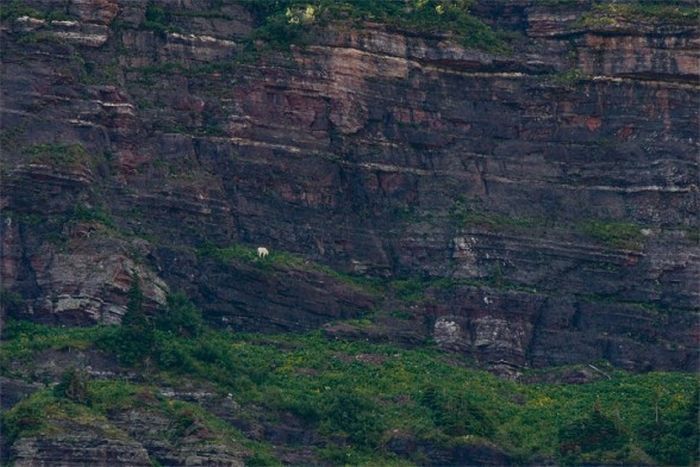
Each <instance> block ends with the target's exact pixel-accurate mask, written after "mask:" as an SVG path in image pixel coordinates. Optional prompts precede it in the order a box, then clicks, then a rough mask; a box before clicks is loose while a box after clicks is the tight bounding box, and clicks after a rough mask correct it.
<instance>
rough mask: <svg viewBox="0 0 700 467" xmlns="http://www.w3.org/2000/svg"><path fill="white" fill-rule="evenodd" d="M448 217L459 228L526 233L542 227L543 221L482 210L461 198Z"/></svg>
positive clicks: (475, 201)
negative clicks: (477, 227) (481, 228)
mask: <svg viewBox="0 0 700 467" xmlns="http://www.w3.org/2000/svg"><path fill="white" fill-rule="evenodd" d="M450 216H451V217H452V219H453V220H454V221H455V222H456V223H457V225H459V226H460V227H473V226H479V227H485V228H488V229H492V230H504V231H516V232H517V231H523V230H525V231H527V230H531V229H533V228H534V227H537V226H542V225H544V224H545V222H544V221H540V222H538V221H537V220H536V219H532V218H527V217H512V216H506V215H503V214H499V213H494V212H488V211H486V210H484V209H483V207H482V206H481V204H480V203H479V202H478V200H466V199H464V198H462V197H460V198H458V199H457V200H455V202H454V203H453V205H452V207H451V210H450Z"/></svg>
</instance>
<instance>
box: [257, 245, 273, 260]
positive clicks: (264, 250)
mask: <svg viewBox="0 0 700 467" xmlns="http://www.w3.org/2000/svg"><path fill="white" fill-rule="evenodd" d="M269 254H270V252H269V251H268V249H267V248H265V247H264V246H259V247H258V258H267V255H269Z"/></svg>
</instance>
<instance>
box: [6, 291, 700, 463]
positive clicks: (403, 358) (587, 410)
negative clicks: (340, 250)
mask: <svg viewBox="0 0 700 467" xmlns="http://www.w3.org/2000/svg"><path fill="white" fill-rule="evenodd" d="M135 290H136V289H135ZM136 295H137V293H136V291H134V292H133V297H132V304H131V305H130V309H132V310H134V309H137V308H138V307H137V302H138V299H137V297H136ZM170 307H171V308H173V309H179V311H177V312H174V313H173V312H172V311H171V312H170V313H168V314H167V315H163V316H156V317H155V318H154V320H153V321H154V323H160V324H158V325H154V327H153V344H152V346H151V348H150V349H144V351H145V354H144V355H145V356H146V358H143V355H142V358H140V359H134V360H132V361H131V362H129V363H128V364H129V365H132V366H134V368H135V369H136V370H139V371H141V372H143V374H144V375H148V376H147V379H149V380H152V381H163V382H167V381H180V382H182V381H191V382H193V383H194V382H197V381H199V382H202V383H203V384H214V385H215V386H216V387H217V388H219V390H220V391H221V393H222V394H225V393H229V392H230V393H232V394H234V395H235V399H236V400H237V402H239V403H240V404H241V406H242V407H243V408H244V409H245V407H248V406H251V405H255V406H260V407H263V408H264V409H265V410H266V411H267V412H269V413H271V414H275V413H280V414H281V413H283V412H287V411H290V412H292V413H293V414H295V415H296V416H297V417H299V418H300V419H301V420H303V421H304V423H305V424H306V426H307V427H308V429H313V430H316V431H318V432H319V433H320V434H321V435H323V436H324V439H326V440H327V445H326V446H325V447H322V448H320V449H319V450H318V452H317V453H318V454H319V455H320V456H323V457H324V458H325V459H326V460H328V461H331V462H339V461H340V460H342V461H343V462H347V463H351V464H357V463H367V462H371V463H380V464H387V463H395V462H397V459H396V458H395V455H394V454H392V453H391V452H390V451H389V450H388V448H387V446H388V443H389V441H390V440H391V439H392V437H393V436H394V435H393V433H403V434H405V435H407V436H409V437H410V438H413V439H416V440H421V442H423V443H428V444H430V445H433V446H436V447H440V446H442V447H445V448H447V447H450V446H455V445H459V444H460V443H465V442H472V443H474V442H477V443H480V442H491V443H495V444H496V445H499V446H501V447H502V448H504V449H506V450H507V451H508V452H510V453H511V454H512V455H514V456H515V458H516V459H518V460H519V461H523V462H524V461H526V460H528V459H532V458H533V457H534V456H544V457H550V458H554V459H557V460H558V461H559V462H563V463H580V462H591V463H596V462H609V461H614V462H628V463H634V462H639V461H641V460H644V459H653V460H654V461H656V462H661V463H665V464H673V465H688V464H689V463H693V462H695V461H697V459H698V457H697V451H696V447H697V442H698V431H697V424H696V423H695V420H696V417H697V411H698V406H697V398H698V382H699V381H698V378H697V376H695V375H692V374H681V373H647V374H643V375H630V374H627V373H625V372H622V371H615V370H610V376H611V379H609V380H608V379H604V380H600V381H597V382H594V383H590V384H585V385H558V384H534V385H525V384H520V383H515V382H511V381H506V380H501V379H498V378H497V377H495V376H493V375H491V374H489V373H486V372H484V371H480V370H473V369H468V368H465V367H464V365H462V364H460V363H455V362H452V361H449V360H447V359H445V355H444V354H443V353H441V352H439V351H437V350H435V349H432V348H429V347H424V348H421V349H413V350H406V349H402V348H397V347H394V346H389V345H372V344H368V343H365V342H348V341H343V340H327V339H326V338H324V337H323V336H322V335H321V334H320V333H310V334H302V335H299V334H285V335H258V334H228V333H224V332H217V331H212V330H209V329H205V328H202V327H200V325H199V323H200V321H199V320H200V317H199V316H198V313H197V311H196V309H195V308H193V307H192V306H191V304H189V303H187V301H186V299H184V297H182V296H179V297H178V298H173V299H171V305H170ZM161 313H163V312H161ZM168 316H169V317H171V318H168ZM187 317H189V318H187ZM171 319H172V321H171ZM133 321H135V322H139V320H136V319H135V320H133ZM133 325H134V324H133V323H132V324H128V326H133ZM118 329H119V328H115V327H105V326H103V327H93V328H84V329H62V328H53V327H48V326H41V325H35V324H29V323H25V322H18V321H10V322H9V323H8V325H7V328H6V334H5V338H4V341H3V343H2V345H0V362H1V363H2V364H3V366H2V368H3V370H4V371H5V368H6V366H5V365H6V364H7V363H9V362H11V361H15V362H16V361H25V362H31V358H32V355H33V354H35V353H36V352H38V351H41V350H43V349H47V348H54V349H60V348H87V347H90V346H99V348H102V349H105V347H104V346H103V345H102V344H101V343H102V342H104V339H105V337H107V336H110V335H112V334H113V333H115V332H118ZM107 350H109V351H114V352H117V353H119V352H122V351H123V349H121V348H119V347H115V348H114V349H111V350H110V349H107ZM357 356H371V358H364V359H358V358H356V357H357ZM452 358H454V357H452ZM121 360H122V361H125V362H126V360H127V359H123V358H121ZM149 361H150V363H149ZM27 364H29V363H27ZM161 384H162V383H161ZM152 391H153V390H152V389H150V388H149V386H147V385H136V384H127V383H123V382H118V381H99V382H98V381H86V380H85V377H84V375H81V374H80V373H79V372H71V371H69V372H67V374H66V375H65V376H64V378H63V380H62V382H61V383H60V384H59V386H57V387H56V388H54V389H53V390H52V391H50V392H46V391H40V392H38V393H36V394H34V395H33V396H32V397H30V398H29V399H27V400H25V401H23V402H22V403H21V404H19V405H18V406H16V407H14V408H13V409H12V410H10V411H8V412H7V413H6V414H5V415H4V416H3V426H4V429H5V430H6V431H5V433H7V434H8V436H10V437H11V438H12V437H16V436H18V435H19V434H23V435H25V434H28V433H38V432H41V431H42V430H48V429H50V426H51V424H50V423H49V422H47V419H48V420H50V419H51V418H52V417H62V416H67V414H68V413H72V414H75V415H76V416H78V417H79V418H80V417H82V418H86V417H88V416H91V417H93V418H94V419H96V420H101V418H100V417H103V418H104V417H105V416H108V415H109V413H110V412H111V413H113V412H114V411H118V410H123V409H125V408H128V407H133V406H138V405H139V404H141V405H143V404H146V405H149V404H150V405H149V407H151V406H152V405H154V404H155V406H157V407H158V410H166V408H167V410H170V412H169V414H170V415H169V416H170V417H172V418H173V420H179V422H176V423H173V424H172V427H173V430H174V431H173V433H172V434H171V436H174V437H176V436H177V433H180V432H182V427H186V426H188V425H190V424H192V423H201V424H204V425H205V426H208V427H210V430H211V432H212V433H215V434H216V436H218V437H221V439H231V438H232V437H235V436H240V435H239V434H236V430H235V429H233V428H232V427H230V426H229V425H227V424H226V423H225V422H223V421H222V420H219V419H217V418H216V417H214V416H212V415H211V414H208V413H207V412H206V411H205V410H204V409H202V408H201V407H197V406H193V405H191V404H185V403H184V402H183V403H181V402H175V401H167V400H164V399H162V398H159V397H156V396H155V395H152V396H150V397H145V396H143V395H141V396H139V394H144V393H149V392H150V393H151V394H152ZM149 401H150V402H149ZM168 407H169V408H168ZM149 410H155V409H154V408H153V407H151V408H149ZM47 413H48V414H49V415H48V416H46V415H45V414H47ZM178 427H179V428H178ZM178 430H179V431H178ZM256 452H259V455H260V457H259V458H258V459H259V460H260V459H262V460H261V462H266V463H267V462H270V461H271V459H270V458H269V457H267V458H266V457H265V452H266V451H265V447H264V446H258V448H256ZM413 455H414V456H415V458H413V459H412V460H413V462H419V461H420V459H421V456H422V455H424V454H422V453H420V452H416V453H414V454H413Z"/></svg>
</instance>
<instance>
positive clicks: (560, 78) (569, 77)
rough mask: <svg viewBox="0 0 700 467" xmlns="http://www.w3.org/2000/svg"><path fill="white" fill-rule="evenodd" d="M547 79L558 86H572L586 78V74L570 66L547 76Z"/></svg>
mask: <svg viewBox="0 0 700 467" xmlns="http://www.w3.org/2000/svg"><path fill="white" fill-rule="evenodd" d="M547 79H548V80H549V81H550V82H552V83H554V84H557V85H559V86H567V87H572V86H574V85H577V84H579V83H581V82H582V81H584V80H585V79H586V75H585V74H584V73H583V72H582V71H581V70H578V69H576V68H572V69H570V70H567V71H564V72H561V73H556V74H554V75H551V76H548V77H547Z"/></svg>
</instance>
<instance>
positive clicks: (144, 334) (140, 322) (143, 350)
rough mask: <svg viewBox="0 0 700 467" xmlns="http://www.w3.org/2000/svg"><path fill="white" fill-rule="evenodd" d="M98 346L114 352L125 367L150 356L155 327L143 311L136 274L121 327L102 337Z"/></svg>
mask: <svg viewBox="0 0 700 467" xmlns="http://www.w3.org/2000/svg"><path fill="white" fill-rule="evenodd" d="M99 345H100V346H101V347H102V348H103V349H105V350H108V351H112V352H114V353H115V354H116V355H117V357H118V358H119V361H120V362H122V363H124V364H126V365H134V364H136V363H137V362H139V361H142V360H143V359H144V358H146V357H148V356H150V355H151V353H152V350H153V348H154V345H155V327H154V325H153V323H152V321H151V319H150V318H149V317H148V316H146V313H145V312H144V310H143V292H142V291H141V284H140V278H139V276H138V275H137V274H135V275H134V276H133V278H132V282H131V288H130V289H129V302H128V304H127V307H126V313H125V314H124V317H123V318H122V324H121V327H119V328H117V329H116V330H114V332H111V333H108V334H105V335H103V336H102V338H101V339H100V342H99Z"/></svg>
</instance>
